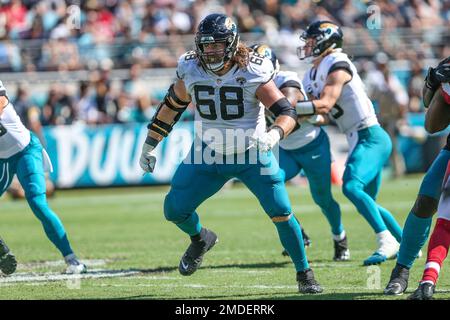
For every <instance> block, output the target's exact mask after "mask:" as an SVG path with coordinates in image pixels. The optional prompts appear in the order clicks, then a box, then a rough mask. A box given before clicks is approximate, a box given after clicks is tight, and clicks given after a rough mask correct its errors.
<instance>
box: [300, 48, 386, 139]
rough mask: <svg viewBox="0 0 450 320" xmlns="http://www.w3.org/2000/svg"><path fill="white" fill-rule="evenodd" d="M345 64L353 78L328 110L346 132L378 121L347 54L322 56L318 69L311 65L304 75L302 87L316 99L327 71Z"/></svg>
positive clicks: (324, 81)
mask: <svg viewBox="0 0 450 320" xmlns="http://www.w3.org/2000/svg"><path fill="white" fill-rule="evenodd" d="M339 62H341V63H347V64H348V65H349V66H350V70H351V72H352V79H351V80H350V81H349V82H348V83H346V84H345V85H344V87H343V88H342V93H341V96H340V97H339V99H338V100H337V102H336V105H335V106H334V107H333V109H331V111H330V116H331V118H332V119H334V120H335V121H336V124H337V125H338V127H339V129H340V131H341V132H343V133H345V134H349V133H351V132H352V131H358V130H361V129H364V128H368V127H371V126H373V125H376V124H378V120H377V116H376V115H375V109H374V108H373V105H372V102H371V101H370V99H369V97H368V96H367V94H366V92H365V88H364V84H363V82H362V80H361V78H360V77H359V75H358V71H357V70H356V67H355V66H354V64H353V63H352V62H351V61H350V59H349V58H348V56H347V55H346V54H345V53H343V52H341V51H336V52H333V53H331V54H329V55H327V56H325V57H324V58H323V60H322V61H321V62H320V64H319V66H318V68H317V69H316V68H311V69H310V70H308V71H307V72H306V73H305V76H304V77H303V86H304V87H305V90H306V92H307V93H308V94H310V95H312V96H313V97H314V98H315V99H319V98H320V95H321V93H322V90H323V88H324V86H325V83H326V79H327V76H328V73H329V72H330V70H333V69H332V67H333V66H334V65H335V64H336V63H339Z"/></svg>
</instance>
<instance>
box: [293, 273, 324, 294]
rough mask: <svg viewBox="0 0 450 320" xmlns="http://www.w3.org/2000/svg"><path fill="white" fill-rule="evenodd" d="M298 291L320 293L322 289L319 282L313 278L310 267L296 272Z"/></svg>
mask: <svg viewBox="0 0 450 320" xmlns="http://www.w3.org/2000/svg"><path fill="white" fill-rule="evenodd" d="M297 282H298V291H299V292H300V293H310V294H314V293H321V292H322V291H323V289H322V287H321V286H320V284H319V283H318V282H317V281H316V279H314V273H313V271H312V269H306V270H305V271H300V272H297Z"/></svg>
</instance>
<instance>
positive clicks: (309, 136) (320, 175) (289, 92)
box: [251, 44, 350, 261]
mask: <svg viewBox="0 0 450 320" xmlns="http://www.w3.org/2000/svg"><path fill="white" fill-rule="evenodd" d="M251 48H252V49H253V50H254V51H256V52H257V53H258V54H260V55H262V56H264V57H267V58H269V59H270V60H271V61H272V64H273V66H274V69H275V72H276V75H275V77H274V82H275V85H276V86H277V87H278V88H279V89H280V91H281V92H282V93H283V94H284V95H285V96H286V98H287V99H288V100H289V102H290V103H291V105H292V106H293V107H295V105H296V104H297V102H298V101H301V100H304V99H305V98H306V93H305V92H304V90H303V86H302V84H301V80H300V79H299V78H298V75H297V73H296V72H292V71H280V70H279V69H280V67H279V62H278V59H277V56H276V54H275V53H274V52H273V51H272V49H271V48H270V47H268V46H267V45H264V44H262V45H253V46H252V47H251ZM266 122H267V126H270V125H271V124H273V122H274V116H273V114H272V113H271V112H270V111H269V110H266ZM277 150H278V151H279V162H280V168H281V170H282V171H283V176H284V179H285V181H288V180H290V179H292V178H294V177H295V176H296V175H298V174H299V172H300V171H301V170H302V169H303V170H304V172H305V174H306V176H307V178H308V181H309V187H310V190H311V195H312V198H313V200H314V202H315V203H316V204H317V205H318V206H319V207H320V208H321V210H322V213H323V214H324V216H325V217H326V219H327V221H328V223H329V224H330V227H331V234H332V237H333V242H334V256H333V260H335V261H346V260H349V259H350V251H349V250H348V245H347V237H346V235H345V231H344V226H343V225H342V221H341V210H340V207H339V204H338V203H337V202H336V200H334V199H333V195H332V193H331V152H330V141H329V139H328V135H327V134H326V133H325V131H324V130H323V129H322V128H321V127H318V126H315V125H314V121H313V119H308V118H304V119H301V120H299V121H298V123H297V125H296V127H295V129H294V130H293V131H292V132H291V134H289V136H288V137H287V138H285V139H283V140H282V141H280V143H279V148H278V149H277ZM302 232H303V234H304V235H303V237H305V233H304V231H303V230H302Z"/></svg>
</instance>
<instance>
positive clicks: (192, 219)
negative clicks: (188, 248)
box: [176, 212, 202, 237]
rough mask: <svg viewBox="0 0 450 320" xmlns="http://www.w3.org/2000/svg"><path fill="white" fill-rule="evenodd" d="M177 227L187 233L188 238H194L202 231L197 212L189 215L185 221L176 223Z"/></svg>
mask: <svg viewBox="0 0 450 320" xmlns="http://www.w3.org/2000/svg"><path fill="white" fill-rule="evenodd" d="M176 225H177V227H178V228H180V229H181V230H182V231H183V232H185V233H187V234H188V235H189V236H191V237H192V236H195V235H197V234H199V233H200V231H201V230H202V225H201V223H200V219H199V217H198V214H197V212H194V213H193V214H191V215H190V216H189V217H187V219H185V220H184V221H182V222H179V223H176Z"/></svg>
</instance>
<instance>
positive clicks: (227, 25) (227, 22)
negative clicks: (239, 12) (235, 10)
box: [225, 17, 236, 31]
mask: <svg viewBox="0 0 450 320" xmlns="http://www.w3.org/2000/svg"><path fill="white" fill-rule="evenodd" d="M225 28H227V29H228V30H233V31H235V30H236V25H235V24H234V22H233V20H231V18H229V17H227V18H226V19H225Z"/></svg>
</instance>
